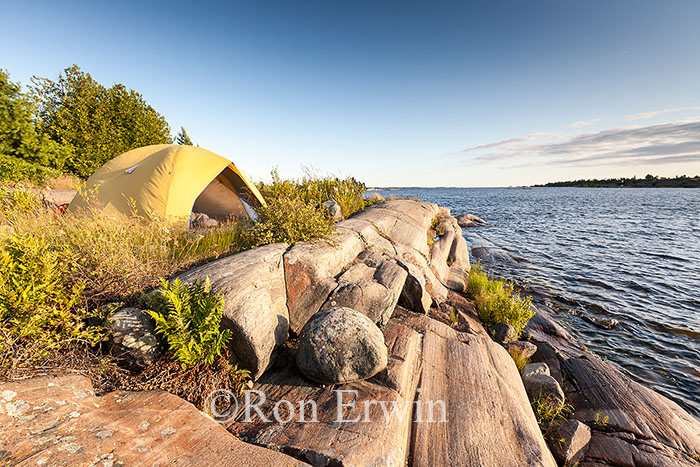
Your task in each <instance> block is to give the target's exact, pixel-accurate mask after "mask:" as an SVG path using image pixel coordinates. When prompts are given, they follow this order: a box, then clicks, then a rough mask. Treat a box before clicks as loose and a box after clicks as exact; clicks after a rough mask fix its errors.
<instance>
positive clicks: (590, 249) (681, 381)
mask: <svg viewBox="0 0 700 467" xmlns="http://www.w3.org/2000/svg"><path fill="white" fill-rule="evenodd" d="M379 192H380V193H381V194H383V195H384V196H391V195H393V196H397V197H401V196H411V197H416V198H419V199H422V200H425V201H432V202H434V203H437V204H439V205H441V206H447V207H449V208H450V209H451V210H452V214H453V215H455V216H456V215H458V214H462V213H465V212H469V213H472V214H476V215H477V216H480V217H482V218H483V219H484V220H486V221H487V222H488V223H489V225H488V226H486V227H470V228H467V229H463V233H464V235H465V237H466V238H467V240H468V241H469V242H470V244H471V245H475V246H487V247H491V248H493V249H495V251H499V250H500V251H501V252H502V253H503V254H504V255H506V256H504V259H501V260H499V261H496V262H491V263H485V264H484V266H485V268H486V269H487V270H488V271H490V272H491V273H493V274H494V275H496V276H497V277H504V278H508V279H512V280H513V281H514V282H515V283H516V284H517V285H518V286H519V287H521V288H522V289H523V292H524V293H527V294H529V295H532V296H533V298H534V300H535V302H536V303H537V305H538V306H547V307H548V308H550V309H552V310H553V311H554V312H555V313H556V314H557V316H558V319H559V322H560V323H561V324H562V325H563V326H564V327H566V328H567V329H568V330H569V331H570V332H571V333H572V334H574V335H575V336H576V337H578V338H579V339H580V340H581V341H582V342H583V343H584V344H585V345H586V346H588V348H590V349H591V350H593V351H594V352H596V353H597V354H598V355H600V356H601V357H603V358H604V359H606V360H607V361H608V362H610V363H612V364H613V365H615V366H617V367H618V368H620V369H621V370H622V371H623V372H625V373H626V374H627V375H629V376H630V377H631V378H632V379H634V380H636V381H638V382H640V383H642V384H644V385H646V386H648V387H651V388H653V389H655V390H657V391H659V392H660V393H662V394H664V395H665V396H666V397H668V398H670V399H672V400H674V401H676V402H677V403H678V404H680V405H681V406H682V407H683V408H685V409H686V410H687V411H689V412H690V413H691V414H693V415H694V416H695V417H696V418H699V419H700V189H674V188H668V189H665V188H658V189H645V188H639V189H604V188H602V189H601V188H534V189H507V188H427V189H419V188H415V189H414V188H412V189H401V190H396V191H383V190H382V191H379ZM613 320H617V321H618V324H616V325H613V326H612V327H610V328H609V329H608V328H607V327H606V324H611V323H614V321H613ZM596 323H597V324H596Z"/></svg>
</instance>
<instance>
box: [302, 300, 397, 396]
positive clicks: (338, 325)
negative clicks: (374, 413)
mask: <svg viewBox="0 0 700 467" xmlns="http://www.w3.org/2000/svg"><path fill="white" fill-rule="evenodd" d="M387 360H388V354H387V347H386V344H385V343H384V335H383V334H382V331H381V330H380V329H379V328H378V327H377V326H376V325H375V324H374V323H373V322H372V320H371V319H369V318H368V317H367V316H365V315H363V314H362V313H360V312H359V311H355V310H353V309H352V308H347V307H333V308H327V309H324V310H321V311H319V312H318V313H316V314H315V315H313V316H312V317H311V319H310V320H309V321H308V322H307V323H306V324H305V325H304V327H303V329H302V330H301V333H300V335H299V349H298V351H297V359H296V362H297V366H298V367H299V370H301V372H302V373H303V374H304V375H305V376H306V377H307V378H309V379H311V380H313V381H315V382H317V383H321V384H340V383H348V382H352V381H360V380H363V379H367V378H371V377H372V376H374V375H376V374H377V373H378V372H380V371H381V370H383V369H384V368H385V367H386V365H387Z"/></svg>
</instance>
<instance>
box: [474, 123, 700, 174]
mask: <svg viewBox="0 0 700 467" xmlns="http://www.w3.org/2000/svg"><path fill="white" fill-rule="evenodd" d="M462 153H463V154H464V155H465V158H464V162H465V163H466V164H472V163H487V162H496V161H498V162H501V163H507V162H508V161H512V162H517V163H516V164H513V165H508V167H510V168H514V167H526V166H527V167H531V166H560V167H562V166H569V167H593V166H615V165H617V166H625V165H644V164H652V165H658V164H673V163H689V162H700V120H683V121H676V122H671V123H662V124H655V125H648V126H634V127H622V128H613V129H609V130H603V131H597V132H587V133H578V134H573V135H571V134H569V135H563V134H546V135H545V134H541V133H540V134H533V135H530V136H524V137H520V138H512V139H509V140H505V141H499V142H496V143H490V144H483V145H480V146H475V147H472V148H468V149H466V150H464V151H462Z"/></svg>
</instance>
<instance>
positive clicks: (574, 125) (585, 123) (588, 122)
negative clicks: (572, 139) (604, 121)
mask: <svg viewBox="0 0 700 467" xmlns="http://www.w3.org/2000/svg"><path fill="white" fill-rule="evenodd" d="M599 121H600V119H599V118H594V119H592V120H583V121H581V122H574V123H572V124H570V125H567V126H566V127H567V128H579V127H582V126H590V125H593V124H596V123H598V122H599Z"/></svg>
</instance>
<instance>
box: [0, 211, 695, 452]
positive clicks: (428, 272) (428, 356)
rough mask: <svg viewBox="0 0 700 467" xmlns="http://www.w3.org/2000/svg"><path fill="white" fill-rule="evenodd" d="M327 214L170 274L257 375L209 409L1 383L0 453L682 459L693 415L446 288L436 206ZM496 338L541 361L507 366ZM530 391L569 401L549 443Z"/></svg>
mask: <svg viewBox="0 0 700 467" xmlns="http://www.w3.org/2000/svg"><path fill="white" fill-rule="evenodd" d="M336 226H337V233H336V234H335V235H334V236H333V237H332V238H330V239H329V240H327V241H317V242H303V243H297V244H295V245H292V246H290V245H285V244H275V245H267V246H264V247H260V248H256V249H254V250H251V251H247V252H244V253H240V254H237V255H234V256H230V257H227V258H223V259H220V260H217V261H214V262H211V263H208V264H205V265H203V266H200V267H198V268H195V269H193V270H190V271H187V272H185V273H183V274H181V275H180V278H181V279H182V280H184V281H192V280H195V279H198V278H205V277H208V278H209V279H210V281H211V283H212V289H213V290H214V291H216V292H221V293H223V296H224V302H225V309H224V318H223V320H222V326H223V327H226V328H227V329H230V330H231V332H232V335H233V338H232V340H231V351H232V354H233V355H235V358H236V360H238V362H239V363H240V364H242V365H243V366H244V367H246V368H249V369H250V370H251V372H252V375H253V377H254V379H255V380H256V381H255V384H254V386H253V387H252V389H251V390H250V391H247V392H246V393H245V395H244V397H242V398H239V400H238V404H237V406H232V407H230V408H229V410H223V411H219V410H217V411H216V412H215V413H214V412H212V415H214V418H215V419H216V421H214V420H212V418H209V417H207V416H205V415H203V414H202V413H200V412H198V411H196V410H195V409H194V407H192V406H191V405H190V404H188V403H186V402H184V401H182V400H180V399H178V398H177V397H175V396H172V395H170V394H167V393H163V392H158V391H154V392H140V393H124V392H119V393H111V394H107V395H104V396H102V397H99V398H98V397H96V396H94V395H92V393H91V388H90V387H89V385H88V383H87V381H86V380H84V379H82V378H79V377H65V378H59V379H58V380H47V379H34V380H27V381H22V382H13V383H3V384H2V385H0V404H1V405H0V407H1V408H0V422H1V423H2V427H3V428H2V429H1V430H2V431H0V443H1V446H0V463H3V462H4V463H6V464H15V463H22V462H26V463H31V464H36V463H37V462H38V461H41V462H49V461H50V463H52V464H59V465H60V464H63V465H75V464H79V463H81V464H89V463H91V462H93V463H95V464H96V463H100V462H103V463H105V465H109V463H110V462H111V463H112V465H113V464H115V463H117V462H122V463H134V464H146V463H148V465H154V464H161V465H164V464H176V463H178V464H188V465H189V464H195V465H199V464H207V463H216V464H227V465H264V464H266V465H300V464H305V463H308V464H311V465H314V466H323V465H346V466H355V465H362V466H385V465H386V466H402V465H417V466H418V465H420V466H423V465H465V466H469V465H474V466H477V465H479V466H483V465H487V466H507V465H545V466H554V465H557V460H559V462H560V463H562V464H564V463H567V462H568V463H569V464H568V465H571V464H573V463H575V462H577V461H578V462H580V464H579V465H625V466H634V465H669V466H670V465H697V463H696V461H695V460H694V459H693V458H692V457H691V456H690V455H689V453H693V452H696V451H698V450H699V449H700V424H699V423H698V422H697V421H696V420H694V419H693V418H692V417H690V416H689V415H688V414H686V413H685V412H683V411H682V410H681V409H680V408H679V407H678V406H677V405H676V404H674V403H672V402H671V401H669V400H667V399H665V398H663V397H661V396H659V395H658V394H656V393H654V392H653V391H651V390H649V389H646V388H644V387H642V386H640V385H638V384H637V383H634V382H632V381H630V380H629V379H628V378H626V377H625V376H623V375H622V374H620V373H619V372H617V371H616V370H614V369H613V368H611V367H609V366H608V365H606V364H605V363H604V362H602V361H600V360H599V359H597V358H596V357H595V356H593V355H591V354H590V353H589V352H587V351H586V349H585V348H584V347H583V346H580V345H579V344H577V343H576V342H575V340H574V339H573V338H572V337H571V336H570V335H569V334H568V333H567V332H566V331H565V330H563V329H562V328H561V327H560V326H558V325H557V324H556V323H555V322H554V321H553V320H552V319H551V317H549V316H548V315H547V314H546V313H544V312H541V313H538V314H537V315H536V317H535V318H534V319H533V320H532V321H531V324H530V327H529V331H530V332H531V333H532V336H533V338H532V339H531V341H530V342H523V341H517V340H516V339H517V338H518V336H515V335H513V333H512V332H510V330H509V329H508V328H507V327H505V328H504V327H503V326H501V327H500V328H498V329H494V330H493V333H492V331H491V330H489V331H487V330H485V329H484V327H483V326H482V324H481V323H480V322H479V320H478V319H477V317H476V312H475V309H474V307H473V305H472V304H471V303H470V302H469V301H468V300H467V299H465V298H464V295H463V292H464V291H465V288H466V282H467V277H468V271H469V251H468V248H467V244H466V241H465V239H464V237H463V236H462V230H461V227H460V226H459V225H458V221H457V220H456V219H455V218H454V217H452V216H451V214H450V212H449V210H447V209H445V208H440V207H438V206H437V205H435V204H432V203H424V202H418V201H409V200H392V201H384V202H380V203H376V204H374V205H372V207H370V208H368V209H367V210H365V211H363V212H361V213H359V214H358V215H356V216H354V217H352V218H350V219H347V220H345V221H342V222H339V223H338V224H336ZM137 312H138V310H133V309H130V310H129V311H128V313H127V312H126V311H125V312H124V313H123V314H124V315H125V319H124V320H120V321H119V323H118V325H119V326H122V325H123V324H124V323H125V322H127V321H128V320H127V319H126V318H128V319H130V320H132V321H134V322H137V323H139V326H138V328H137V329H136V328H135V329H134V333H133V335H130V334H129V332H128V330H125V329H122V327H123V326H122V327H120V328H119V330H118V331H119V333H118V335H119V343H118V344H119V345H120V348H121V349H122V351H123V352H125V353H126V354H130V355H131V356H132V358H133V360H134V362H135V364H136V365H137V366H139V365H144V364H147V362H148V361H149V359H150V358H152V356H153V355H154V354H155V353H154V352H156V351H157V349H154V348H153V346H156V345H157V343H152V342H151V341H153V339H154V336H153V335H152V332H151V330H150V329H149V328H148V325H147V323H144V322H142V320H141V319H140V317H139V316H136V318H139V319H136V318H134V316H135V315H138V313H137ZM494 338H497V339H498V341H499V342H496V341H495V340H494ZM149 342H151V343H152V345H151V344H149ZM506 347H508V348H510V349H511V350H513V349H515V350H517V351H518V352H521V353H523V352H524V353H530V354H534V355H533V357H532V359H533V360H534V361H535V362H540V363H539V364H536V365H534V366H532V365H531V366H529V367H526V371H525V372H524V374H523V375H522V376H521V375H520V373H519V372H518V369H517V368H516V366H515V363H514V362H513V360H512V358H511V356H510V355H509V352H508V350H506ZM545 390H546V391H550V392H551V393H552V394H554V395H556V396H557V397H558V403H563V402H564V398H566V401H567V402H568V403H570V404H572V405H573V406H574V407H575V412H574V414H573V416H572V417H571V419H570V420H568V421H567V422H565V423H564V422H562V423H560V424H559V425H558V426H557V427H555V428H556V430H555V433H556V436H557V439H556V444H553V443H552V439H550V440H549V443H550V446H548V444H547V441H546V440H545V438H544V437H543V435H542V432H541V431H540V427H539V425H538V422H537V420H536V419H535V415H534V413H533V410H532V407H531V405H530V397H534V393H535V392H538V393H541V392H542V391H545ZM217 408H220V407H218V406H217ZM601 417H607V418H606V419H605V420H606V421H605V423H603V422H601ZM217 422H218V423H217ZM141 427H146V428H144V429H143V430H142V428H141ZM550 448H552V449H551V451H550ZM553 453H554V455H553ZM555 456H556V459H557V460H555Z"/></svg>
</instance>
